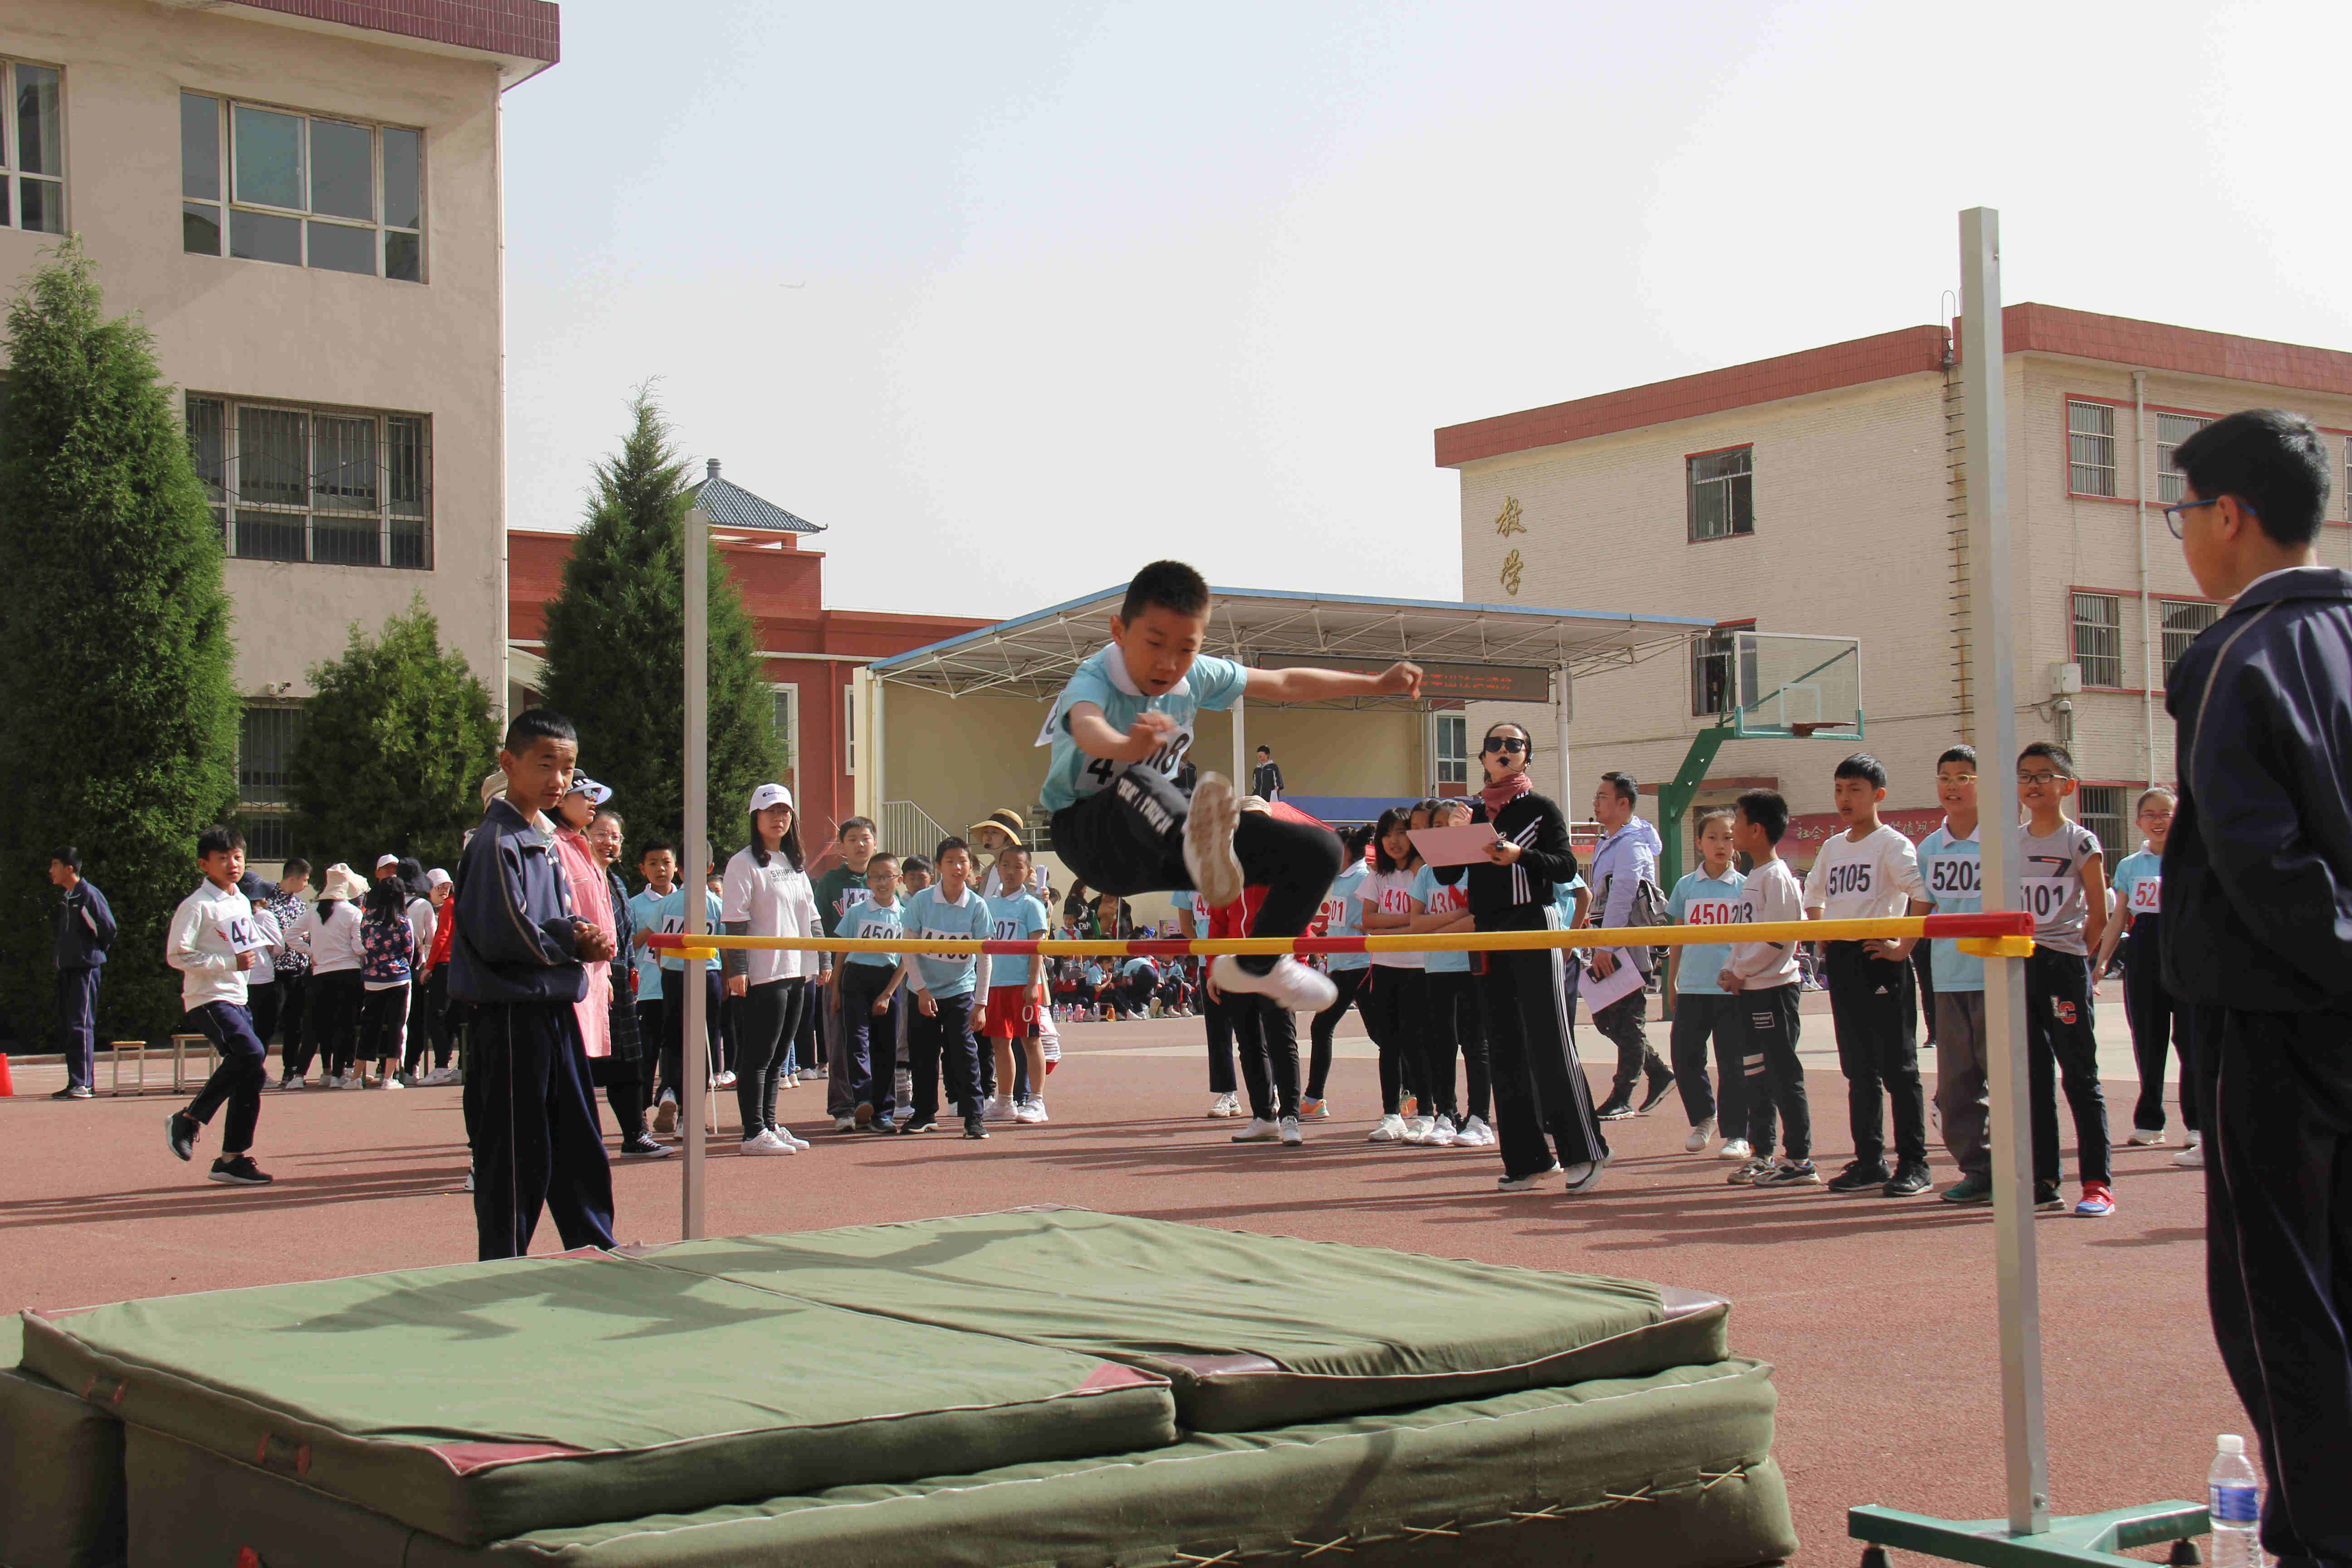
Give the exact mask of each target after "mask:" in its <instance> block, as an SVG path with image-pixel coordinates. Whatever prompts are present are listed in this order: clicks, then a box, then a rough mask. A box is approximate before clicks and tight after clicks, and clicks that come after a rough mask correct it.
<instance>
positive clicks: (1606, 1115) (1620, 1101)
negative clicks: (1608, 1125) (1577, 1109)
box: [1592, 1094, 1633, 1121]
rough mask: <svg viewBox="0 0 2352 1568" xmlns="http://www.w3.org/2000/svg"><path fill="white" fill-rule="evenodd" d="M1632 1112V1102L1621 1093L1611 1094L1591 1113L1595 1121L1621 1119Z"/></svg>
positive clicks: (1624, 1118)
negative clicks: (1599, 1107)
mask: <svg viewBox="0 0 2352 1568" xmlns="http://www.w3.org/2000/svg"><path fill="white" fill-rule="evenodd" d="M1632 1115H1633V1101H1632V1100H1627V1099H1625V1098H1623V1097H1622V1096H1621V1095H1614V1094H1612V1095H1611V1096H1610V1097H1609V1098H1608V1099H1606V1100H1602V1101H1601V1109H1599V1110H1595V1111H1594V1112H1593V1113H1592V1120H1593V1121H1624V1120H1626V1119H1627V1118H1628V1117H1630V1116H1632Z"/></svg>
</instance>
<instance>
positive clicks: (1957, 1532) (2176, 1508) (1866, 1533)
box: [1846, 1502, 2213, 1568]
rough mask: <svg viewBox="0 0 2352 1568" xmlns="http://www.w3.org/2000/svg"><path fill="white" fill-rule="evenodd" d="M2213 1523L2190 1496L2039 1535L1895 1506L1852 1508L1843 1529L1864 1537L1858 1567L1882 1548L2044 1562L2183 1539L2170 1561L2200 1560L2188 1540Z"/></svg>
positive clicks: (1877, 1561) (1990, 1564)
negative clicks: (1865, 1545) (1933, 1516)
mask: <svg viewBox="0 0 2352 1568" xmlns="http://www.w3.org/2000/svg"><path fill="white" fill-rule="evenodd" d="M2212 1528H2213V1525H2212V1521H2211V1520H2210V1518H2208V1517H2207V1515H2206V1512H2205V1508H2204V1505H2203V1504H2201V1503H2193V1502H2151V1503H2142V1504H2140V1505H2139V1506H2138V1507H2137V1508H2118V1509H2111V1510H2108V1511H2107V1512H2105V1513H2084V1514H2077V1515H2075V1516H2074V1517H2073V1518H2071V1519H2053V1520H2052V1521H2050V1529H2049V1530H2048V1531H2046V1532H2045V1533H2042V1534H2040V1535H2011V1533H2010V1531H2009V1521H2007V1520H2005V1519H1979V1520H1968V1521H1960V1520H1948V1519H1930V1518H1928V1517H1927V1515H1925V1514H1918V1513H1905V1512H1904V1511H1902V1510H1900V1509H1892V1508H1877V1507H1868V1508H1857V1509H1850V1510H1847V1512H1846V1533H1847V1534H1848V1535H1850V1536H1852V1537H1853V1539H1854V1540H1856V1541H1861V1542H1868V1543H1869V1550H1867V1551H1865V1552H1864V1553H1863V1558H1862V1562H1863V1568H1885V1563H1886V1552H1885V1549H1886V1548H1888V1547H1894V1548H1896V1549H1898V1550H1900V1551H1904V1552H1918V1553H1920V1554H1921V1555H1923V1556H1927V1557H1934V1558H1937V1559H1939V1560H1941V1561H1943V1562H1946V1563H1978V1564H1979V1565H1980V1568H2049V1565H2051V1564H2053V1563H2105V1564H2107V1565H2108V1568H2113V1565H2114V1564H2116V1563H2140V1562H2145V1561H2146V1559H2144V1558H2137V1557H2126V1556H2123V1555H2122V1553H2123V1552H2127V1551H2130V1550H2132V1549H2134V1548H2137V1547H2141V1546H2156V1545H2160V1544H2161V1543H2163V1542H2168V1541H2175V1542H2182V1543H2183V1544H2182V1546H2180V1547H2176V1548H2175V1549H2174V1551H2173V1553H2172V1557H2171V1559H2170V1560H2171V1561H2172V1562H2174V1563H2195V1562H2197V1561H2198V1556H2197V1549H2196V1547H2194V1546H2192V1545H2188V1544H2187V1543H2188V1542H2189V1540H2190V1539H2191V1538H2192V1537H2195V1536H2200V1535H2203V1534H2204V1533H2206V1532H2207V1531H2210V1530H2211V1529H2212Z"/></svg>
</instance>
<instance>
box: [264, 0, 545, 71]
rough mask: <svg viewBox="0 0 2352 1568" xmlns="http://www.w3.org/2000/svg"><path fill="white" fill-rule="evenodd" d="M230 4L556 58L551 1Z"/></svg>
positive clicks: (379, 0) (282, 0) (524, 55)
mask: <svg viewBox="0 0 2352 1568" xmlns="http://www.w3.org/2000/svg"><path fill="white" fill-rule="evenodd" d="M236 4H238V5H247V6H250V7H252V8H253V9H254V10H257V11H275V12H278V14H279V15H281V16H300V17H303V18H305V19H307V20H310V21H313V22H332V23H336V24H339V25H341V26H346V27H364V28H366V29H367V30H368V31H370V32H373V33H395V34H398V35H399V36H400V37H404V38H421V39H424V40H425V42H427V43H435V44H454V45H457V47H460V48H467V49H480V50H482V51H483V52H484V53H486V54H493V55H508V56H511V57H514V58H520V59H527V60H544V61H546V62H547V63H548V64H549V65H553V64H554V63H555V62H556V60H557V59H558V58H561V56H562V50H561V48H560V47H559V45H560V44H561V42H562V36H561V35H562V29H561V27H560V26H559V16H558V12H557V8H556V6H555V5H554V4H553V0H236Z"/></svg>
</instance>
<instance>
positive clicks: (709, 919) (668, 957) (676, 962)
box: [654, 882, 719, 974]
mask: <svg viewBox="0 0 2352 1568" xmlns="http://www.w3.org/2000/svg"><path fill="white" fill-rule="evenodd" d="M702 897H703V899H704V900H705V903H704V906H703V927H702V929H703V930H704V931H717V930H718V929H719V895H718V894H716V893H714V892H711V891H709V889H704V891H703V895H702ZM654 924H655V929H656V930H657V931H667V932H670V933H671V934H673V935H675V934H676V933H677V932H678V931H684V930H685V929H686V884H685V883H683V882H680V883H679V884H678V885H677V887H675V888H672V889H670V890H669V895H668V896H667V898H665V899H663V900H661V901H660V902H659V903H657V904H656V905H654ZM661 966H662V967H663V968H664V969H667V970H668V971H669V972H670V973H672V974H683V973H686V960H684V959H682V958H678V957H677V956H675V955H673V954H670V953H664V954H662V961H661ZM698 967H699V968H703V969H716V968H718V967H719V961H718V960H717V959H715V958H706V959H704V960H703V961H702V963H700V964H699V965H698Z"/></svg>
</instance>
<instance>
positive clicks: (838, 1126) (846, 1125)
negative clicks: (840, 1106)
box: [833, 1116, 857, 1132]
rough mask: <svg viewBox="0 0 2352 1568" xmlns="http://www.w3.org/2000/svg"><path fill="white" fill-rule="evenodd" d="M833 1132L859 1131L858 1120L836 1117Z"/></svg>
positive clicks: (850, 1117)
mask: <svg viewBox="0 0 2352 1568" xmlns="http://www.w3.org/2000/svg"><path fill="white" fill-rule="evenodd" d="M833 1130H834V1131H835V1132H855V1131H857V1118H856V1117H855V1116H836V1117H835V1118H834V1119H833Z"/></svg>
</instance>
